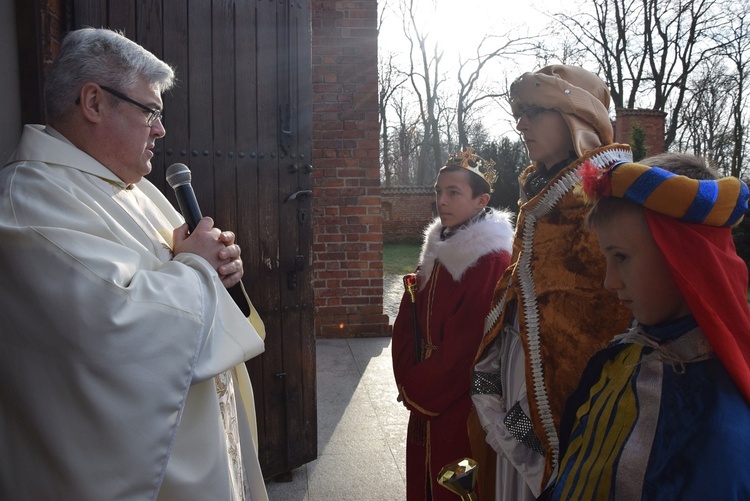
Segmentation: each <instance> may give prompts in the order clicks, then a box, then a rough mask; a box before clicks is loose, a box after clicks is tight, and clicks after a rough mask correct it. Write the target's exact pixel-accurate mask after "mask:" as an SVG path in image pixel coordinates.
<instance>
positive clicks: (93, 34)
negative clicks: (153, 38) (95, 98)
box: [44, 28, 175, 121]
mask: <svg viewBox="0 0 750 501" xmlns="http://www.w3.org/2000/svg"><path fill="white" fill-rule="evenodd" d="M140 81H145V82H146V83H147V84H148V85H149V86H152V87H153V88H155V89H156V91H157V92H159V93H160V94H161V93H163V92H164V91H166V90H169V89H171V88H172V86H173V85H174V81H175V74H174V70H173V69H172V67H171V66H170V65H168V64H167V63H165V62H164V61H161V60H160V59H159V58H157V57H156V56H154V55H153V54H152V53H151V52H149V51H147V50H146V49H144V48H143V47H141V46H140V45H138V44H137V43H135V42H133V41H131V40H129V39H128V38H126V37H125V36H123V35H122V34H120V33H118V32H116V31H113V30H109V29H104V28H82V29H79V30H75V31H71V32H70V33H68V34H67V35H66V36H65V38H64V39H63V42H62V45H61V46H60V52H59V53H58V55H57V57H56V58H55V61H54V62H53V63H52V67H51V68H50V71H49V75H48V76H47V79H46V82H45V88H44V98H45V102H46V107H47V119H48V120H50V121H53V120H56V119H64V118H65V117H66V116H67V115H68V114H69V113H70V112H71V111H72V110H73V108H74V107H75V103H76V100H77V99H78V94H79V93H80V91H81V87H83V85H84V84H86V83H88V82H93V83H96V84H99V85H105V86H108V87H112V88H114V89H117V90H119V91H121V92H124V93H126V94H127V92H128V90H130V89H132V88H133V87H134V86H135V85H137V84H138V83H139V82H140Z"/></svg>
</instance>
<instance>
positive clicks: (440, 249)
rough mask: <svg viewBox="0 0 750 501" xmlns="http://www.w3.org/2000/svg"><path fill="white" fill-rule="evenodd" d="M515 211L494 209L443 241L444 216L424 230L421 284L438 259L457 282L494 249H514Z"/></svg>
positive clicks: (508, 251)
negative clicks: (441, 239)
mask: <svg viewBox="0 0 750 501" xmlns="http://www.w3.org/2000/svg"><path fill="white" fill-rule="evenodd" d="M512 220H513V214H512V213H511V212H507V211H499V210H497V209H492V210H490V211H489V212H488V214H487V215H486V216H485V218H484V219H482V220H481V221H477V222H476V223H474V224H471V225H469V226H467V227H466V228H464V229H461V230H459V231H458V232H457V233H456V234H454V235H453V236H451V237H450V238H448V239H446V240H444V241H440V231H441V230H442V229H443V225H442V224H441V223H440V218H439V217H438V218H435V220H434V221H433V222H432V223H430V225H429V226H427V228H425V230H424V243H423V244H422V253H421V255H420V256H419V263H420V266H419V288H420V290H421V289H422V288H423V287H424V286H425V284H426V283H427V281H428V280H429V279H430V275H431V274H432V268H433V267H434V266H435V261H436V260H437V261H440V263H441V264H442V265H443V266H444V267H445V269H446V270H448V272H449V273H450V274H451V276H452V277H453V280H455V281H456V282H458V281H460V280H461V277H462V276H463V274H464V272H466V270H468V269H469V268H471V266H473V265H474V264H475V263H476V262H477V261H478V260H479V258H481V257H482V256H484V255H485V254H490V253H492V252H498V251H505V252H507V253H508V254H511V253H512V250H513V225H512V224H511V221H512Z"/></svg>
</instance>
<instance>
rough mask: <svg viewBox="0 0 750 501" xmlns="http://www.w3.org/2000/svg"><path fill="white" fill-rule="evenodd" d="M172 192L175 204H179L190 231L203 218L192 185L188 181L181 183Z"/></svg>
mask: <svg viewBox="0 0 750 501" xmlns="http://www.w3.org/2000/svg"><path fill="white" fill-rule="evenodd" d="M174 194H175V196H176V197H177V204H178V205H179V206H180V212H181V213H182V217H184V218H185V222H186V223H187V225H188V229H189V230H190V231H191V232H192V231H193V230H194V229H195V226H196V225H197V224H198V221H200V220H201V219H203V216H202V215H201V209H200V207H198V200H197V199H196V198H195V192H194V191H193V187H192V185H190V183H186V184H182V185H180V186H177V187H176V188H175V189H174Z"/></svg>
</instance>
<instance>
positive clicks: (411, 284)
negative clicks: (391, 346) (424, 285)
mask: <svg viewBox="0 0 750 501" xmlns="http://www.w3.org/2000/svg"><path fill="white" fill-rule="evenodd" d="M417 284H418V281H417V274H416V273H409V274H407V275H404V289H406V292H408V293H409V297H410V298H411V317H412V319H413V320H414V358H415V360H416V361H417V362H421V361H422V339H421V336H420V335H419V324H418V322H417Z"/></svg>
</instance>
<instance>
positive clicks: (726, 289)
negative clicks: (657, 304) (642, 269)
mask: <svg viewBox="0 0 750 501" xmlns="http://www.w3.org/2000/svg"><path fill="white" fill-rule="evenodd" d="M580 174H581V177H582V179H583V190H584V193H586V195H587V197H589V198H592V199H598V198H601V197H608V196H613V197H618V198H623V199H626V200H629V201H630V202H633V203H636V204H639V205H642V206H643V207H645V208H646V209H647V210H646V219H647V221H648V225H649V229H650V230H651V234H652V235H653V237H654V240H655V241H656V244H657V245H658V246H659V249H660V250H661V252H662V254H663V255H664V258H665V259H666V261H667V265H668V266H669V269H670V272H671V273H672V277H674V279H675V282H676V283H677V286H678V287H679V289H680V292H682V295H683V297H684V298H685V301H687V304H688V306H689V307H690V310H691V311H692V313H693V315H694V316H695V319H696V320H697V321H698V325H700V327H701V329H702V330H703V332H704V333H705V336H706V338H707V339H708V341H709V343H711V346H712V347H713V349H714V350H715V351H716V355H717V356H718V357H719V359H720V360H721V361H722V363H723V364H724V366H725V367H726V368H727V371H729V373H730V374H731V375H732V378H733V379H734V381H735V383H736V384H737V386H738V387H739V388H740V391H741V392H742V394H743V395H744V397H745V399H746V400H747V401H748V402H750V306H748V302H747V287H748V271H747V266H746V265H745V262H744V261H743V260H742V258H740V257H739V256H738V255H737V250H736V249H735V246H734V241H733V239H732V231H731V226H733V225H735V224H737V223H738V222H739V221H741V220H742V218H743V217H744V215H745V212H747V208H748V187H747V185H746V184H745V183H743V182H742V181H740V180H739V179H737V178H734V177H726V178H722V179H718V180H697V179H692V178H688V177H686V176H679V175H675V174H673V173H671V172H668V171H666V170H664V169H661V168H659V167H649V166H646V165H641V164H635V163H622V164H618V165H615V166H613V167H612V168H610V169H609V170H608V171H606V172H605V173H604V174H602V173H600V172H597V171H595V170H593V169H582V171H581V173H580ZM697 263H701V264H700V265H697Z"/></svg>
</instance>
